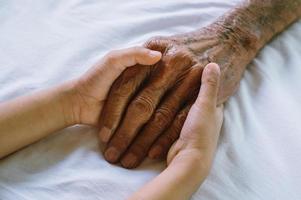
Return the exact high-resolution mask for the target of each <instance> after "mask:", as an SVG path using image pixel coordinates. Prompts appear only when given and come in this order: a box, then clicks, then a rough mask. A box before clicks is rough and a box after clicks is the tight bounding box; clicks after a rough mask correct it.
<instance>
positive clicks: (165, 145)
mask: <svg viewBox="0 0 301 200" xmlns="http://www.w3.org/2000/svg"><path fill="white" fill-rule="evenodd" d="M191 105H192V104H191V103H190V104H189V105H186V106H185V107H184V108H183V109H182V110H181V111H180V112H179V113H178V114H177V116H176V117H175V119H174V121H173V123H172V124H171V125H170V126H169V127H168V129H167V130H166V131H165V132H164V133H163V134H162V135H161V136H160V137H159V138H158V140H157V141H156V142H155V143H154V144H153V145H152V147H151V149H150V151H149V153H148V157H150V158H152V159H161V158H165V157H166V156H167V153H168V151H169V149H170V147H171V146H172V144H173V143H174V142H175V141H176V140H177V139H178V138H179V135H180V133H181V129H182V126H183V124H184V122H185V119H186V117H187V115H188V112H189V110H190V108H191Z"/></svg>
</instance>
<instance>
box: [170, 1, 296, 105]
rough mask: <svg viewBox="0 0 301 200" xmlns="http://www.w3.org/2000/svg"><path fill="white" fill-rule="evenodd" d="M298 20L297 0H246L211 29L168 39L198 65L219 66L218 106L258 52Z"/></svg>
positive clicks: (207, 28)
mask: <svg viewBox="0 0 301 200" xmlns="http://www.w3.org/2000/svg"><path fill="white" fill-rule="evenodd" d="M300 16H301V0H287V1H282V0H246V1H244V2H243V3H241V4H239V5H237V6H236V7H235V8H234V9H232V10H230V11H229V12H227V13H226V14H224V15H223V16H221V17H219V18H218V19H217V20H216V21H215V22H214V23H212V24H211V25H209V26H207V27H204V28H202V29H200V30H196V31H194V32H190V33H185V34H181V35H176V36H174V37H171V38H174V39H175V40H177V41H179V42H180V43H182V44H184V45H185V46H188V48H189V49H190V51H191V52H192V53H193V54H194V55H196V57H197V59H198V60H199V61H200V62H203V63H204V62H206V61H207V62H216V63H218V64H219V65H220V67H221V72H222V76H221V88H220V92H219V103H221V102H224V101H225V100H227V99H228V98H229V97H230V96H231V95H232V94H233V93H234V91H236V89H237V87H238V85H239V82H240V79H241V77H242V74H243V72H244V70H245V68H246V66H247V65H248V64H249V63H250V62H251V61H252V60H253V58H254V57H255V56H256V54H257V53H258V52H259V50H260V49H261V48H262V47H263V46H264V45H265V44H266V43H267V42H269V41H270V40H271V39H272V38H273V37H274V36H275V35H277V34H278V33H280V32H281V31H283V30H284V29H285V28H287V27H288V26H289V25H290V24H292V23H293V22H294V21H296V20H298V19H299V18H300ZM208 47H209V48H208ZM204 51H205V52H204Z"/></svg>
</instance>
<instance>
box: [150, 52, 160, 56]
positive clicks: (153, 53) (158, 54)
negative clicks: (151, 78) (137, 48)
mask: <svg viewBox="0 0 301 200" xmlns="http://www.w3.org/2000/svg"><path fill="white" fill-rule="evenodd" d="M149 55H150V56H151V57H161V55H162V54H161V52H159V51H150V52H149Z"/></svg>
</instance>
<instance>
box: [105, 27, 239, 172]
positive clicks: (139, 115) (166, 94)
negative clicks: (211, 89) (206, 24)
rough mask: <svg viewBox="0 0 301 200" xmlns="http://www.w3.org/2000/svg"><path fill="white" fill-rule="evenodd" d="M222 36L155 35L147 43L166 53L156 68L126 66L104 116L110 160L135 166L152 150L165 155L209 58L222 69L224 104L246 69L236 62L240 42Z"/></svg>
mask: <svg viewBox="0 0 301 200" xmlns="http://www.w3.org/2000/svg"><path fill="white" fill-rule="evenodd" d="M221 39H222V37H221V36H220V35H217V34H216V32H214V31H211V30H210V29H204V30H203V31H202V34H199V35H198V38H197V39H195V37H194V33H191V34H188V35H180V36H175V37H166V38H164V37H158V38H153V39H151V40H149V41H148V42H147V43H146V44H145V46H146V47H147V48H149V49H153V50H157V51H161V52H162V54H163V57H162V59H161V61H159V62H158V63H157V64H156V66H155V67H153V68H151V67H149V68H130V69H127V70H126V71H125V72H124V73H123V74H122V75H121V76H120V77H119V78H118V79H117V80H116V81H115V83H114V84H113V86H112V88H111V90H110V93H109V96H108V100H107V101H106V104H105V106H104V109H103V112H102V116H101V120H100V133H99V136H100V139H101V141H102V142H105V143H107V144H108V145H107V148H106V150H105V154H104V155H105V158H106V160H107V161H109V162H111V163H116V162H118V161H120V162H121V164H122V166H123V167H126V168H133V167H136V166H137V165H139V164H140V163H141V162H142V160H143V159H144V158H145V156H146V155H147V154H148V155H149V157H151V158H161V157H164V156H166V154H167V151H168V149H169V148H170V146H171V145H172V144H173V142H174V141H175V140H176V139H177V138H178V137H179V133H180V130H181V128H182V125H183V123H184V120H185V118H186V116H187V113H188V111H189V104H191V102H192V101H193V100H194V99H195V97H196V91H198V88H199V86H200V79H199V77H200V76H201V74H202V70H203V68H204V67H205V65H206V64H208V63H209V62H211V61H213V62H216V63H218V64H220V65H221V69H222V77H221V79H222V84H223V86H224V87H223V88H221V90H220V92H219V98H218V101H219V103H220V102H223V101H224V100H225V99H226V98H227V97H228V96H229V95H230V94H232V93H233V91H234V90H235V88H236V86H237V83H238V81H239V79H240V76H241V74H242V70H241V69H240V71H241V72H240V71H239V70H237V68H238V65H237V64H236V65H235V63H239V61H240V60H239V59H238V60H237V62H236V61H234V60H235V59H234V58H235V54H234V53H233V52H235V49H234V46H235V44H234V43H231V42H230V41H227V40H221ZM222 41H223V42H222ZM231 65H232V66H231ZM229 66H231V67H229ZM224 69H227V70H226V71H227V73H223V70H224ZM224 71H225V70H224ZM234 72H235V73H234ZM229 74H230V76H229ZM231 80H232V81H231ZM233 80H234V81H233Z"/></svg>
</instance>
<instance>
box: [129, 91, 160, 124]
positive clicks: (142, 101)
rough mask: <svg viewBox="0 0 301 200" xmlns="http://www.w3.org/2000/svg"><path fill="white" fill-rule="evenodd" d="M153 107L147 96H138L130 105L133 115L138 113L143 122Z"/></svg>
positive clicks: (152, 110)
mask: <svg viewBox="0 0 301 200" xmlns="http://www.w3.org/2000/svg"><path fill="white" fill-rule="evenodd" d="M154 109H155V106H154V103H153V102H152V100H151V98H149V97H148V96H139V97H138V98H137V99H135V100H134V102H133V103H132V104H131V105H130V110H131V111H132V112H133V113H135V115H138V116H139V118H140V119H141V120H142V121H143V122H146V121H147V120H148V119H149V118H150V117H151V115H152V113H153V112H154Z"/></svg>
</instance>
